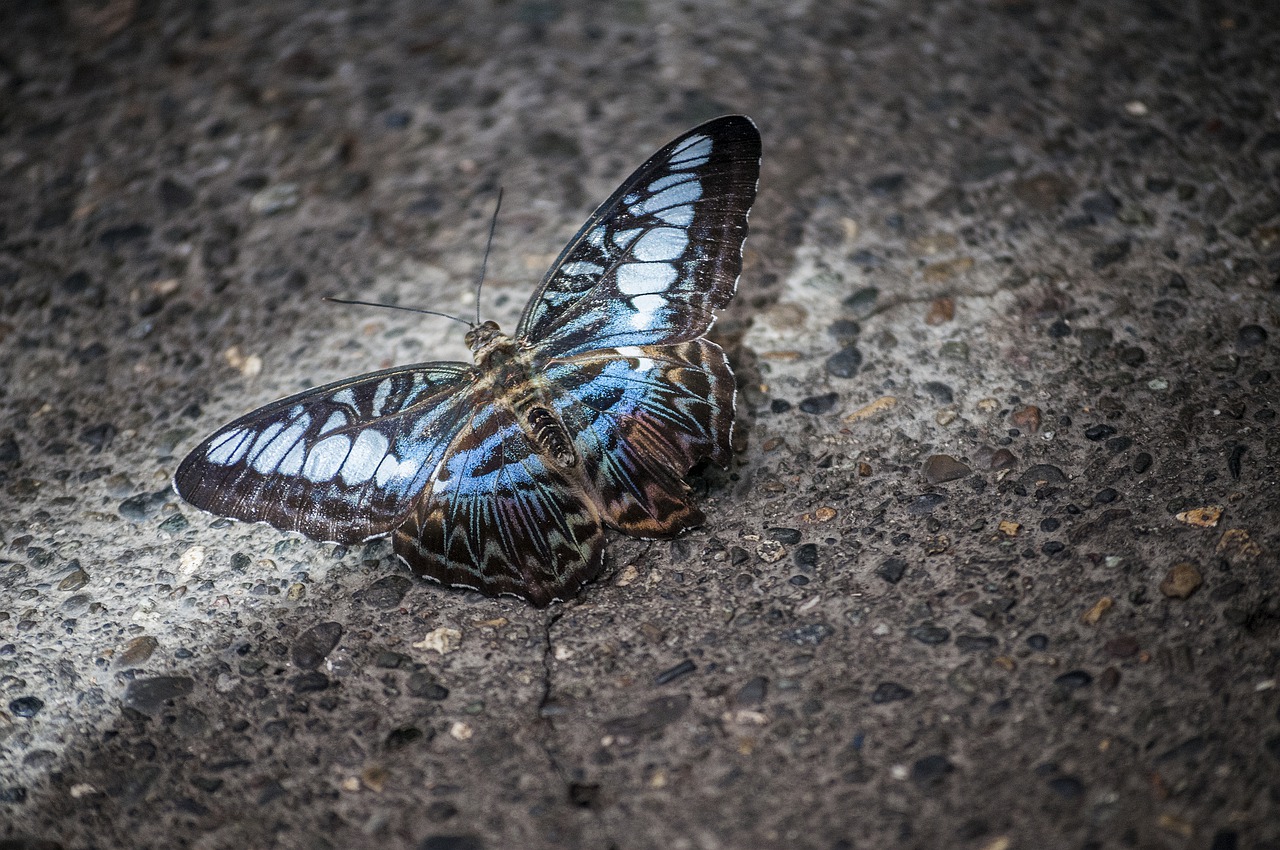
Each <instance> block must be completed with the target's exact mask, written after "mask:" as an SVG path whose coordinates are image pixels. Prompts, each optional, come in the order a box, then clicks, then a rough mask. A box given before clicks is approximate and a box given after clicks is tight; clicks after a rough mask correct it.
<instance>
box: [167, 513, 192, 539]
mask: <svg viewBox="0 0 1280 850" xmlns="http://www.w3.org/2000/svg"><path fill="white" fill-rule="evenodd" d="M188 525H190V523H189V522H187V518H186V517H184V516H183V515H182V514H174V515H173V516H171V517H169V518H168V519H166V520H165V521H164V522H162V523H160V530H161V531H163V532H165V533H166V534H177V533H178V532H179V531H182V530H183V529H185V528H186V527H187V526H188Z"/></svg>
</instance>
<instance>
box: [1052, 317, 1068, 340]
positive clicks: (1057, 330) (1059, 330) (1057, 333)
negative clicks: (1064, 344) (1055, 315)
mask: <svg viewBox="0 0 1280 850" xmlns="http://www.w3.org/2000/svg"><path fill="white" fill-rule="evenodd" d="M1047 333H1048V334H1049V339H1065V338H1066V337H1069V336H1071V325H1069V324H1067V320H1066V319H1058V320H1057V321H1056V322H1054V323H1053V324H1052V325H1049V330H1048V331H1047Z"/></svg>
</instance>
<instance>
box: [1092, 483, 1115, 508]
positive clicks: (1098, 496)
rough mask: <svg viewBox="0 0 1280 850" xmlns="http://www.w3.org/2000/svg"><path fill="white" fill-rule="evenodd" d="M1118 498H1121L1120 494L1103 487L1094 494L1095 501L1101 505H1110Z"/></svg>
mask: <svg viewBox="0 0 1280 850" xmlns="http://www.w3.org/2000/svg"><path fill="white" fill-rule="evenodd" d="M1118 498H1120V494H1119V493H1117V492H1116V491H1115V490H1114V489H1112V488H1111V487H1103V488H1102V489H1101V490H1099V491H1098V492H1097V493H1094V494H1093V501H1094V502H1096V503H1097V504H1099V505H1109V504H1111V503H1112V502H1114V501H1115V500H1116V499H1118Z"/></svg>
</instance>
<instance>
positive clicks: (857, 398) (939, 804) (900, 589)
mask: <svg viewBox="0 0 1280 850" xmlns="http://www.w3.org/2000/svg"><path fill="white" fill-rule="evenodd" d="M1277 9H1278V7H1277V6H1276V5H1275V4H1267V3H1250V2H1214V0H1203V2H1174V0H1144V2H1124V1H1123V0H1122V2H1101V0H1082V2H1077V3H1050V2H1033V1H1032V0H982V1H981V2H975V0H938V1H937V2H925V1H924V0H884V2H875V3H816V2H805V0H801V2H793V3H770V2H717V1H714V0H713V2H706V3H696V4H695V3H678V2H665V1H664V0H628V2H621V3H609V4H585V3H584V4H573V3H569V2H555V0H504V1H503V2H493V3H483V2H443V0H398V1H397V0H368V2H348V3H339V2H314V1H313V0H305V2H304V0H280V2H275V3H270V4H264V3H250V2H231V0H197V2H189V0H64V2H61V3H53V2H46V0H7V2H5V3H4V4H2V5H0V187H3V188H2V190H0V848H5V850H14V848H24V850H35V848H66V850H73V849H74V850H79V849H80V848H138V847H165V848H175V847H179V848H185V847H191V848H259V847H264V848H265V847H279V848H347V847H361V846H374V845H375V844H376V846H379V847H388V848H410V850H414V849H415V848H416V850H480V848H484V849H485V850H497V848H508V847H528V848H542V847H547V848H552V847H556V848H559V847H584V848H618V850H631V849H632V848H637V850H638V849H639V848H689V850H716V848H747V847H752V848H754V847H761V848H820V850H849V848H890V847H902V848H939V847H957V848H975V850H1016V848H1059V847H1062V848H1080V850H1098V849H1099V848H1143V850H1149V849H1150V850H1154V848H1169V849H1170V850H1175V849H1176V848H1211V849H1212V850H1235V848H1240V849H1241V850H1276V849H1277V848H1280V594H1278V591H1277V580H1276V577H1277V571H1278V569H1280V431H1278V430H1277V424H1276V415H1277V410H1278V409H1280V94H1278V93H1280V62H1277V60H1276V57H1277V56H1280V12H1278V11H1277ZM728 112H742V113H746V114H749V115H751V116H752V117H753V118H754V119H755V120H756V121H757V122H758V124H759V126H760V128H761V132H762V134H763V137H764V141H765V158H764V166H763V171H762V176H761V186H760V194H759V199H758V202H757V205H756V208H755V210H754V212H753V214H752V219H751V226H752V232H751V236H750V238H749V240H748V245H747V253H746V263H745V271H744V274H743V278H742V282H741V286H740V289H739V293H738V296H737V298H736V300H735V301H734V303H733V304H732V305H731V306H730V308H729V309H728V310H727V311H725V314H724V315H723V316H722V318H721V320H720V322H719V323H718V324H717V326H716V328H715V329H714V331H713V334H714V336H715V338H716V339H717V340H718V341H720V342H721V343H722V344H723V345H725V346H726V348H727V349H728V350H729V351H730V353H731V358H732V361H733V363H734V366H735V369H736V372H737V376H738V380H739V384H740V392H739V396H738V398H739V411H738V416H739V426H738V430H737V432H736V445H735V450H736V451H735V458H734V461H733V463H732V466H731V467H730V468H729V469H727V470H723V471H721V470H717V469H709V470H705V471H701V472H699V473H698V474H697V475H696V477H695V479H694V484H695V489H696V492H697V494H698V498H699V502H700V504H701V505H702V506H703V507H704V509H705V510H706V513H707V517H708V519H707V523H706V525H705V526H704V527H702V528H700V529H697V530H695V531H693V532H692V533H690V534H688V535H686V536H684V537H682V538H679V539H677V540H674V541H665V542H657V543H653V542H645V541H640V540H634V539H630V538H624V537H619V536H616V535H615V536H613V537H611V539H610V543H609V550H608V556H607V573H606V575H605V576H603V577H602V578H601V579H600V580H599V581H597V582H596V583H594V584H593V585H591V586H589V587H588V588H587V589H586V590H585V592H583V593H582V594H581V595H580V596H579V597H578V598H577V599H575V600H573V601H571V602H568V603H565V604H558V605H553V606H551V607H550V608H548V609H546V610H537V609H534V608H532V607H530V606H528V605H526V604H524V603H522V602H520V601H518V600H514V599H488V598H485V597H482V596H479V595H478V594H475V593H465V592H459V591H451V590H446V589H443V588H441V587H439V586H436V585H432V584H429V583H426V582H423V581H420V580H417V579H415V578H413V577H412V576H410V575H409V574H408V573H407V572H406V571H405V570H404V569H403V568H402V567H400V566H398V564H397V562H396V561H395V559H394V558H393V557H392V556H391V553H390V551H389V547H388V546H387V545H386V544H385V543H381V542H375V543H371V544H368V545H366V546H363V547H357V548H352V549H350V550H347V549H342V548H337V549H335V547H333V546H331V545H324V544H318V543H313V542H310V541H307V540H303V539H299V538H297V537H296V536H290V535H283V534H280V533H278V532H276V531H274V530H272V529H270V528H266V527H263V526H244V525H237V524H232V523H228V522H226V521H218V520H217V519H216V518H214V517H210V516H207V515H204V514H201V513H200V512H198V511H195V510H194V509H192V508H190V507H189V506H187V505H184V504H182V503H180V502H179V501H178V499H177V498H176V496H175V495H174V493H173V492H172V490H171V489H170V488H169V484H168V481H169V476H170V475H171V474H172V472H173V470H174V467H175V465H176V464H177V462H178V460H180V458H181V457H182V455H183V453H184V452H186V451H188V450H189V449H190V448H191V447H192V446H194V445H195V443H196V441H197V440H198V439H199V438H200V437H201V436H203V435H204V434H206V433H208V432H209V431H211V430H212V429H213V428H215V427H217V426H218V425H220V424H222V423H223V422H225V421H227V420H228V419H230V418H231V417H233V416H235V415H238V414H239V413H241V412H244V411H246V410H248V409H251V408H253V407H256V406H259V405H261V404H264V403H266V402H268V401H271V400H273V399H274V398H277V397H279V396H282V395H285V394H287V393H290V392H293V391H296V390H298V389H300V388H303V387H307V386H311V385H314V384H317V383H320V382H324V381H329V380H335V379H338V378H341V377H344V376H347V375H352V374H358V373H360V372H366V371H372V370H374V369H378V368H384V367H387V366H391V365H395V364H401V363H412V362H417V361H424V360H433V359H460V358H461V357H463V356H464V355H465V349H464V348H463V346H462V342H461V337H462V332H463V329H462V327H461V326H460V325H457V324H456V323H452V322H448V321H446V320H443V319H436V318H432V317H426V316H417V315H413V314H410V313H405V312H394V311H386V310H383V311H375V310H369V309H367V308H362V307H349V306H347V307H344V306H334V305H328V304H324V303H323V302H321V301H320V298H321V297H322V296H324V295H343V296H348V297H355V298H364V299H373V300H381V301H384V302H392V303H398V304H402V305H406V306H415V307H426V308H431V309H436V310H443V311H446V312H451V313H455V314H459V315H462V316H468V315H474V313H475V310H476V306H477V305H476V301H475V298H474V292H473V290H474V281H475V277H476V273H477V270H478V268H479V265H480V259H481V256H482V254H483V252H484V246H485V237H486V233H487V228H488V222H489V218H490V215H491V213H492V209H493V205H494V201H495V196H496V194H497V190H498V188H499V187H503V188H505V192H506V202H505V204H504V208H503V212H502V215H501V218H500V220H499V223H498V230H497V236H496V240H495V243H494V247H493V251H492V255H491V257H490V260H489V276H488V280H487V282H486V284H485V287H484V290H483V292H482V293H481V297H480V303H479V309H480V313H481V315H483V316H484V317H485V318H493V319H495V320H497V321H499V322H500V323H501V324H502V325H503V326H504V327H505V328H508V329H510V328H511V327H512V326H513V323H514V320H515V318H516V317H517V316H518V314H519V310H520V308H521V307H522V306H523V303H524V301H525V299H526V298H527V297H528V295H529V293H530V292H531V291H532V288H533V286H534V284H535V283H536V281H537V280H538V278H539V277H540V276H541V274H542V272H543V270H544V269H545V268H546V266H547V264H548V263H549V262H550V261H551V260H552V259H553V258H554V256H555V255H556V253H557V252H558V251H559V249H560V247H561V245H563V244H564V242H565V240H566V239H568V237H569V236H570V235H571V234H572V233H573V232H574V230H575V229H576V228H577V226H578V225H579V224H580V223H581V221H582V220H583V219H584V218H585V216H586V215H587V214H588V213H589V212H590V210H591V209H592V208H593V206H594V205H595V204H596V203H597V202H599V201H600V200H602V199H603V198H605V197H606V196H607V195H608V194H609V192H610V191H612V189H613V188H614V187H615V186H616V185H617V183H618V181H620V180H621V179H622V178H623V177H624V176H625V175H626V174H627V173H628V172H629V171H630V170H631V168H633V167H634V166H635V165H636V164H638V163H639V162H640V161H642V160H643V159H644V157H646V156H647V155H648V154H649V153H651V152H652V151H653V150H655V149H656V148H657V147H658V146H659V145H661V144H662V143H664V142H666V141H667V140H668V139H670V138H672V137H674V136H675V135H676V134H678V133H679V132H682V131H683V130H685V129H687V128H689V127H691V126H693V125H694V124H696V123H697V122H699V121H701V120H703V119H706V118H710V117H713V116H715V115H718V114H724V113H728Z"/></svg>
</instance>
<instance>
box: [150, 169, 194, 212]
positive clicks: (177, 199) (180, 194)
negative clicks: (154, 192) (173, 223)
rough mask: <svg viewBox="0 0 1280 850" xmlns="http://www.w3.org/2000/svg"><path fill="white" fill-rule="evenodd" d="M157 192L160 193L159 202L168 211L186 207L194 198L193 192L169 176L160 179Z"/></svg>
mask: <svg viewBox="0 0 1280 850" xmlns="http://www.w3.org/2000/svg"><path fill="white" fill-rule="evenodd" d="M158 194H159V195H160V203H162V204H164V206H165V209H167V210H169V211H170V212H173V211H174V210H181V209H186V208H187V207H189V206H191V204H192V203H194V202H195V199H196V195H195V192H192V191H191V190H190V189H188V188H187V187H186V186H184V185H182V184H181V183H179V182H178V181H177V180H174V179H172V178H170V177H166V178H164V179H163V180H161V181H160V187H159V191H158Z"/></svg>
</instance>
